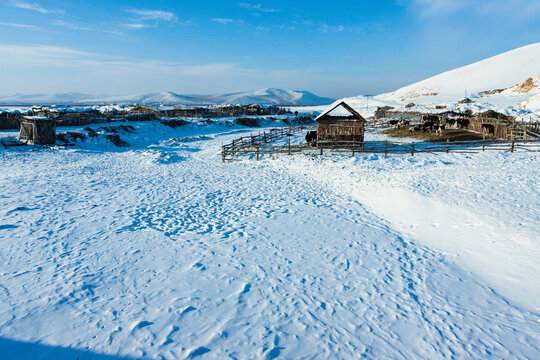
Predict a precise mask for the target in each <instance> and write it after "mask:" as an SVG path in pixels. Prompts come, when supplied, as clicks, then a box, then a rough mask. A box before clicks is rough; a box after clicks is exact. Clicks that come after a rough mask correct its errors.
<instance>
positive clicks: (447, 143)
mask: <svg viewBox="0 0 540 360" xmlns="http://www.w3.org/2000/svg"><path fill="white" fill-rule="evenodd" d="M449 152H450V139H446V153H447V154H448V153H449Z"/></svg>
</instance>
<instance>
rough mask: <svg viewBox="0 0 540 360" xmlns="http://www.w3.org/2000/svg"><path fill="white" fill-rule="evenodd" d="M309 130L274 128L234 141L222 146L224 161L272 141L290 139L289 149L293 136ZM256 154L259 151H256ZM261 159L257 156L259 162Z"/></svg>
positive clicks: (296, 127) (304, 128) (289, 127)
mask: <svg viewBox="0 0 540 360" xmlns="http://www.w3.org/2000/svg"><path fill="white" fill-rule="evenodd" d="M306 129H307V128H306V127H305V126H303V125H300V126H288V127H282V128H274V129H270V130H268V131H266V130H265V131H263V132H262V133H261V132H259V134H256V135H254V134H251V135H249V136H243V137H241V138H238V139H235V140H233V141H232V142H231V143H230V144H226V145H222V146H221V158H222V161H223V162H225V160H231V158H232V157H234V156H239V155H240V154H243V153H244V152H245V151H248V150H249V149H259V148H260V147H261V146H264V145H265V144H268V143H269V142H271V141H274V140H277V139H280V138H284V137H289V144H288V147H289V148H290V147H291V136H292V134H295V133H297V132H300V131H304V130H306ZM254 151H255V152H256V151H257V150H254ZM258 159H259V157H258V156H257V160H258Z"/></svg>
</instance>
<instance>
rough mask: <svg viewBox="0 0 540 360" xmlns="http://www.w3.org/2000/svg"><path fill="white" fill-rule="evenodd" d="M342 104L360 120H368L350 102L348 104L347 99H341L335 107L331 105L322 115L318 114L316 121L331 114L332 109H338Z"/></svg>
mask: <svg viewBox="0 0 540 360" xmlns="http://www.w3.org/2000/svg"><path fill="white" fill-rule="evenodd" d="M340 106H341V107H343V108H344V109H345V110H347V111H348V112H349V113H350V114H351V115H352V116H354V117H355V118H357V119H358V120H361V121H366V119H364V117H363V116H362V115H360V114H359V113H358V112H357V111H356V110H354V109H353V108H352V107H350V106H349V104H347V103H346V102H345V101H340V102H339V103H337V104H336V105H334V106H333V107H331V108H329V109H328V110H326V111H325V112H323V113H322V114H321V115H319V116H317V118H316V119H315V121H319V120H321V119H323V118H324V117H326V116H328V114H330V113H331V112H332V111H334V110H335V109H337V108H338V107H340Z"/></svg>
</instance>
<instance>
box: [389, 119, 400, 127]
mask: <svg viewBox="0 0 540 360" xmlns="http://www.w3.org/2000/svg"><path fill="white" fill-rule="evenodd" d="M388 123H389V124H390V125H391V126H396V125H397V124H398V123H399V120H390V121H389V122H388Z"/></svg>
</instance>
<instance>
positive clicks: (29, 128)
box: [19, 120, 56, 145]
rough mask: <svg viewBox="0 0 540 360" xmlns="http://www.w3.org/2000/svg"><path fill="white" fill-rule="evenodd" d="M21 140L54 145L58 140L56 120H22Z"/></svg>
mask: <svg viewBox="0 0 540 360" xmlns="http://www.w3.org/2000/svg"><path fill="white" fill-rule="evenodd" d="M19 140H23V141H32V142H33V143H34V144H36V145H52V144H54V143H55V142H56V125H55V122H54V120H22V121H21V128H20V133H19Z"/></svg>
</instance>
